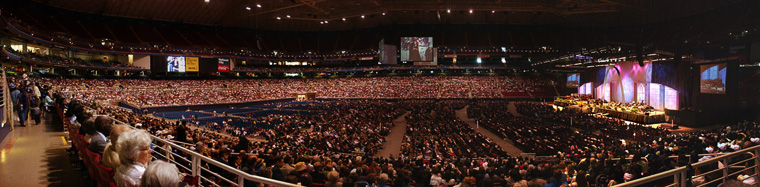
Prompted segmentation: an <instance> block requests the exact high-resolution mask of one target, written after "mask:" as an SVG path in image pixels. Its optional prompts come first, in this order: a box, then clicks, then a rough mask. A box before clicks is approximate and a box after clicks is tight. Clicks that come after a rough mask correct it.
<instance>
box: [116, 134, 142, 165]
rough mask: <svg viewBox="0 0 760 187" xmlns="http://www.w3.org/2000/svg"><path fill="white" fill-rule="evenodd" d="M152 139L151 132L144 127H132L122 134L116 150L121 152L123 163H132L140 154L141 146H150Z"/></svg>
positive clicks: (120, 158) (120, 156) (120, 157)
mask: <svg viewBox="0 0 760 187" xmlns="http://www.w3.org/2000/svg"><path fill="white" fill-rule="evenodd" d="M150 141H151V140H150V134H148V132H146V131H145V130H142V129H132V130H129V131H127V132H124V133H123V134H121V135H120V136H119V139H118V140H117V142H116V144H117V146H116V152H117V153H119V160H121V163H122V164H124V165H128V164H132V163H133V162H134V161H135V159H136V158H137V155H138V154H140V147H142V146H150Z"/></svg>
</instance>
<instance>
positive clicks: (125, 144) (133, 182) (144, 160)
mask: <svg viewBox="0 0 760 187" xmlns="http://www.w3.org/2000/svg"><path fill="white" fill-rule="evenodd" d="M150 141H151V139H150V135H149V134H148V132H146V131H145V130H141V129H132V130H129V131H127V132H124V134H121V136H119V139H118V141H117V142H116V145H117V146H116V152H118V153H119V160H120V161H121V166H119V168H118V169H116V174H115V175H114V176H113V179H114V182H115V183H116V185H117V186H140V179H141V178H142V176H143V173H144V172H145V166H146V165H147V164H148V162H150V160H151V157H150V154H151V153H153V151H152V150H151V149H150Z"/></svg>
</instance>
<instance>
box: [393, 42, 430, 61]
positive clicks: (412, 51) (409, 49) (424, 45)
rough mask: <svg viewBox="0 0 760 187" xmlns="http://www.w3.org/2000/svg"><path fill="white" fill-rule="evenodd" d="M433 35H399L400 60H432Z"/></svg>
mask: <svg viewBox="0 0 760 187" xmlns="http://www.w3.org/2000/svg"><path fill="white" fill-rule="evenodd" d="M433 55H434V54H433V37H401V61H411V62H432V61H433Z"/></svg>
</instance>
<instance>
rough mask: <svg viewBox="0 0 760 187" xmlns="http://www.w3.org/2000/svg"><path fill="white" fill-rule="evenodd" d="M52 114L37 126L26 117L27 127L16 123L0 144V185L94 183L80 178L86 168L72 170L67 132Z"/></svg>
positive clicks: (92, 184) (85, 171) (77, 184)
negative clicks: (67, 151) (0, 149)
mask: <svg viewBox="0 0 760 187" xmlns="http://www.w3.org/2000/svg"><path fill="white" fill-rule="evenodd" d="M54 115H55V114H53V113H48V119H45V120H43V121H42V122H41V123H40V124H39V125H34V124H33V123H34V122H32V121H33V120H29V121H27V122H28V123H27V126H26V127H21V126H18V125H17V126H15V130H13V131H12V132H10V134H8V136H7V137H5V139H4V140H3V141H2V142H1V143H0V148H2V151H0V186H95V185H94V182H93V181H92V180H85V179H83V178H82V177H83V176H84V175H87V174H86V173H87V169H84V170H74V168H73V166H72V164H71V163H72V162H71V160H72V159H73V158H72V157H70V156H69V154H68V153H66V149H68V148H70V147H71V144H70V143H69V142H68V141H67V138H68V134H66V133H64V132H63V125H62V124H61V121H60V120H55V119H53V118H54V117H53V116H54ZM30 119H31V118H30Z"/></svg>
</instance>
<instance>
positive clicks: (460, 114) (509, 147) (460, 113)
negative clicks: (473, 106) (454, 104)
mask: <svg viewBox="0 0 760 187" xmlns="http://www.w3.org/2000/svg"><path fill="white" fill-rule="evenodd" d="M512 107H513V108H514V105H512ZM467 108H470V106H466V107H465V108H463V109H461V110H457V112H456V113H457V114H456V115H457V118H459V120H462V121H463V122H465V123H467V124H468V125H470V127H472V129H475V131H477V132H479V133H480V134H482V135H483V136H485V137H487V138H489V139H491V141H493V142H494V143H496V145H499V147H501V149H502V150H504V151H506V152H507V153H509V154H510V155H513V156H520V153H524V152H523V151H522V150H520V149H518V148H517V147H515V144H514V143H512V140H510V139H502V138H501V137H499V136H498V135H496V134H494V133H492V132H491V131H489V130H488V129H486V128H478V127H477V124H476V122H475V119H470V118H468V117H467Z"/></svg>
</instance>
